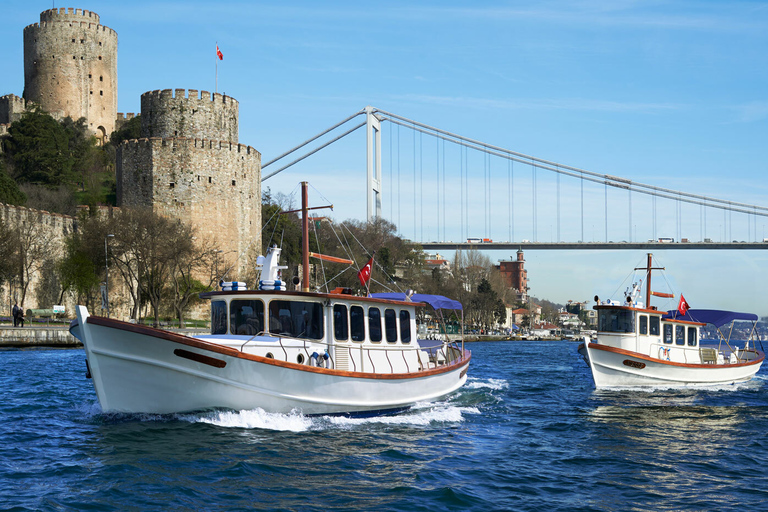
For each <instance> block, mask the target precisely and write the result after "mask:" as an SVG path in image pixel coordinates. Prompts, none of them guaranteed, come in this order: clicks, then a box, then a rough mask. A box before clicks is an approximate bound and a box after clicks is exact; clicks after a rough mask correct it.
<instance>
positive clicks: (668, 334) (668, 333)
mask: <svg viewBox="0 0 768 512" xmlns="http://www.w3.org/2000/svg"><path fill="white" fill-rule="evenodd" d="M664 343H672V324H664Z"/></svg>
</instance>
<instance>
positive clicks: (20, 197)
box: [0, 159, 27, 205]
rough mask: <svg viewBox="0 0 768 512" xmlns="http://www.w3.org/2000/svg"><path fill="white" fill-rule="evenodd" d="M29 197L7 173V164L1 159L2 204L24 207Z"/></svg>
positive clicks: (0, 201) (0, 184)
mask: <svg viewBox="0 0 768 512" xmlns="http://www.w3.org/2000/svg"><path fill="white" fill-rule="evenodd" d="M26 201H27V196H26V195H25V194H24V192H22V191H21V190H19V185H18V183H16V180H14V179H13V178H11V176H10V175H9V174H8V173H7V172H6V171H5V162H4V161H3V160H2V159H0V203H6V204H14V205H23V204H24V203H25V202H26Z"/></svg>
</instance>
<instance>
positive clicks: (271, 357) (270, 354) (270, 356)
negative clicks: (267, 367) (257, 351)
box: [266, 352, 275, 359]
mask: <svg viewBox="0 0 768 512" xmlns="http://www.w3.org/2000/svg"><path fill="white" fill-rule="evenodd" d="M266 357H267V359H274V358H275V356H273V355H272V352H267V356H266Z"/></svg>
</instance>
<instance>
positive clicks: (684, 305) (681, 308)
mask: <svg viewBox="0 0 768 512" xmlns="http://www.w3.org/2000/svg"><path fill="white" fill-rule="evenodd" d="M689 309H690V306H689V305H688V301H686V300H685V297H683V294H682V293H681V294H680V302H679V303H678V304H677V311H678V312H679V313H680V314H681V315H685V313H686V312H687V311H688V310H689Z"/></svg>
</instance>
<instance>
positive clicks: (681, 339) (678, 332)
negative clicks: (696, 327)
mask: <svg viewBox="0 0 768 512" xmlns="http://www.w3.org/2000/svg"><path fill="white" fill-rule="evenodd" d="M675 343H676V344H677V345H685V326H684V325H676V326H675Z"/></svg>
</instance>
